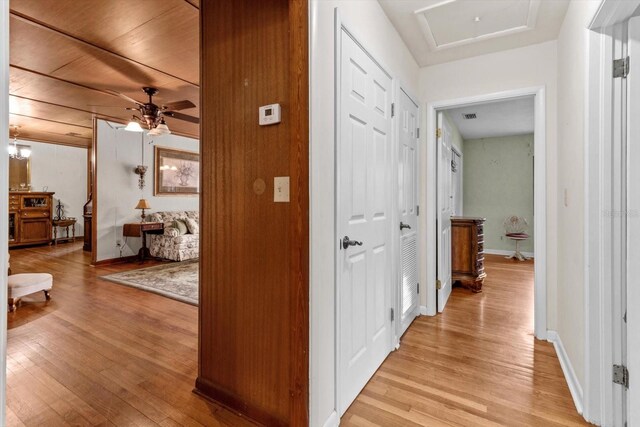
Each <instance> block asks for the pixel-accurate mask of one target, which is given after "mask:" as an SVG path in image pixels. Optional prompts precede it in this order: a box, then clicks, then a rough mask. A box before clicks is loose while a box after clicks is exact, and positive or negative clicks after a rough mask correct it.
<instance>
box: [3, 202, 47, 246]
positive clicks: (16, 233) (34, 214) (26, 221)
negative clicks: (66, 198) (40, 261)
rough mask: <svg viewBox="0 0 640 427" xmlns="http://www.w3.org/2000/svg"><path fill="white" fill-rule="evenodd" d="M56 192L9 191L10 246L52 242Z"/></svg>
mask: <svg viewBox="0 0 640 427" xmlns="http://www.w3.org/2000/svg"><path fill="white" fill-rule="evenodd" d="M54 194H55V193H48V192H47V193H36V192H33V193H32V192H29V191H24V192H23V191H12V192H9V247H15V246H23V245H36V244H41V243H51V229H52V224H51V208H52V204H53V203H52V202H53V195H54Z"/></svg>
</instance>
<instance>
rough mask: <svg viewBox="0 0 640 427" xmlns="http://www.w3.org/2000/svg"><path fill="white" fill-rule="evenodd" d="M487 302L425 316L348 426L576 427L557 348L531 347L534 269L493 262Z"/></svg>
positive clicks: (464, 295)
mask: <svg viewBox="0 0 640 427" xmlns="http://www.w3.org/2000/svg"><path fill="white" fill-rule="evenodd" d="M485 259H486V260H485V263H486V264H485V265H486V271H487V279H485V282H484V287H483V292H482V293H479V294H473V293H472V292H470V291H468V290H465V289H461V288H455V289H454V290H453V292H452V294H451V297H450V299H449V302H448V303H447V306H446V308H445V311H444V313H443V314H441V315H438V316H436V317H427V316H421V317H418V318H417V319H416V320H415V321H414V323H413V324H412V325H411V326H410V327H409V329H408V330H407V332H406V333H405V335H404V336H403V338H402V340H401V346H400V349H399V350H398V351H395V352H393V353H392V354H391V355H390V356H389V357H388V358H387V360H386V361H385V362H384V363H383V364H382V366H381V367H380V369H379V370H378V372H376V374H375V376H374V377H373V378H372V379H371V381H369V383H368V384H367V386H366V387H365V389H364V390H363V392H362V393H361V394H360V396H358V398H357V399H356V401H355V402H354V403H353V404H352V405H351V407H350V408H349V410H348V411H347V412H346V413H345V415H344V416H343V418H342V423H341V426H385V427H392V426H403V427H409V426H445V425H446V426H450V425H463V426H497V425H504V426H523V425H529V426H545V427H546V426H575V425H589V424H587V423H586V422H585V421H584V420H583V418H582V417H581V416H580V415H579V414H578V413H577V411H576V408H575V406H574V404H573V400H572V398H571V394H570V393H569V388H568V386H567V384H566V381H565V379H564V375H563V373H562V369H561V367H560V362H559V361H558V358H557V356H556V353H555V350H554V348H553V345H552V344H551V343H548V342H542V341H537V340H535V339H534V337H533V261H526V262H517V261H513V260H506V259H504V257H502V256H496V255H487V256H486V258H485Z"/></svg>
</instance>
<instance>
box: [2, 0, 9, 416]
mask: <svg viewBox="0 0 640 427" xmlns="http://www.w3.org/2000/svg"><path fill="white" fill-rule="evenodd" d="M0 75H1V77H0V135H9V2H8V1H3V2H0ZM3 141H5V140H4V139H3ZM0 165H1V166H0V171H2V172H0V200H9V157H8V152H7V149H6V143H3V144H2V147H1V148H0ZM5 206H6V205H5ZM8 221H9V217H8V215H7V213H6V211H5V212H2V214H1V215H0V248H1V249H0V301H7V249H6V248H8V247H9V223H8ZM6 368H7V315H6V313H5V314H3V315H2V316H0V425H5V417H6V410H5V406H6V390H7V369H6Z"/></svg>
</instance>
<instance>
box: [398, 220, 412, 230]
mask: <svg viewBox="0 0 640 427" xmlns="http://www.w3.org/2000/svg"><path fill="white" fill-rule="evenodd" d="M405 228H407V229H409V230H411V226H410V225H409V224H405V223H404V222H402V221H400V231H402V230H404V229H405Z"/></svg>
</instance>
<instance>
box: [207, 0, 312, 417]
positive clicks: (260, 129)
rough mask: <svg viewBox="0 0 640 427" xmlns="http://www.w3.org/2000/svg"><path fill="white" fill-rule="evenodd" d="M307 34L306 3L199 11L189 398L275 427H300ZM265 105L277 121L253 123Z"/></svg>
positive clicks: (304, 356) (303, 412) (304, 404)
mask: <svg viewBox="0 0 640 427" xmlns="http://www.w3.org/2000/svg"><path fill="white" fill-rule="evenodd" d="M307 27H308V5H307V1H306V0H261V1H249V0H238V1H233V2H203V4H202V9H201V29H202V31H201V46H202V52H201V82H202V92H201V117H202V121H201V152H200V153H201V154H200V155H201V168H202V174H201V190H202V193H201V199H200V200H201V202H200V203H201V206H200V211H201V214H200V215H201V216H200V218H201V224H200V226H201V233H200V236H201V241H200V261H201V263H200V311H199V330H200V334H199V335H200V342H199V367H198V379H197V381H196V392H198V393H199V394H201V395H203V396H205V397H208V398H211V399H213V400H216V401H218V402H220V403H222V404H224V405H226V406H228V407H230V408H232V409H234V410H236V411H238V412H240V413H242V414H244V415H246V416H248V417H250V418H252V419H254V420H256V421H258V422H260V423H263V424H266V425H274V426H277V425H307V424H308V400H309V399H308V375H309V369H308V357H309V353H308V349H309V344H308V339H309V338H308V329H309V319H308V299H309V298H308V280H309V270H308V268H309V267H308V262H309V261H308V258H309V256H308V250H309V249H308V245H309V238H308V228H309V227H308V210H309V208H308V41H307V37H308V35H307V32H308V30H307ZM272 103H280V104H281V106H282V122H281V123H279V124H277V125H272V126H259V125H258V108H259V107H260V106H262V105H266V104H272ZM281 176H289V177H290V202H289V203H274V201H273V192H274V188H273V181H274V178H275V177H281Z"/></svg>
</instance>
